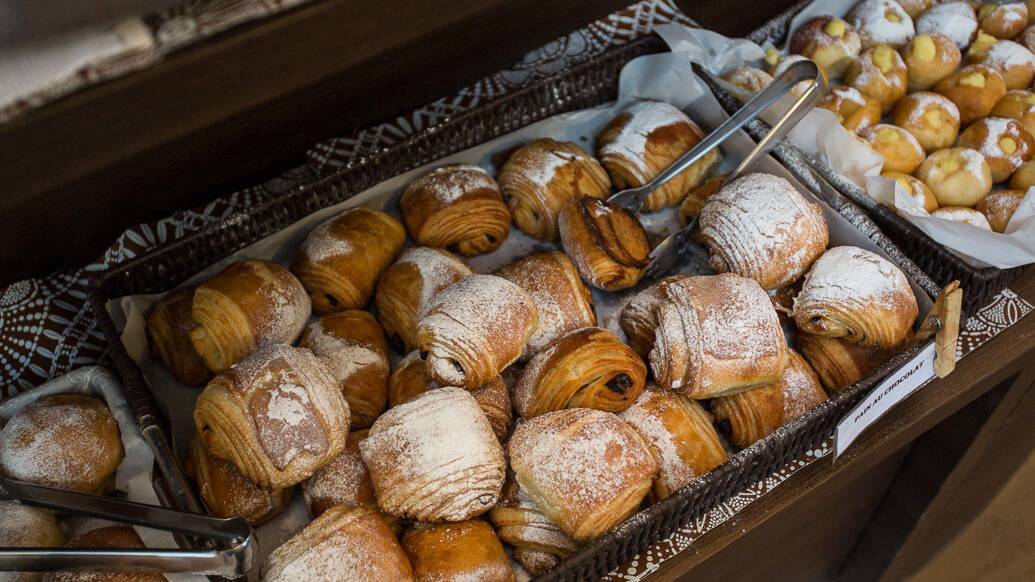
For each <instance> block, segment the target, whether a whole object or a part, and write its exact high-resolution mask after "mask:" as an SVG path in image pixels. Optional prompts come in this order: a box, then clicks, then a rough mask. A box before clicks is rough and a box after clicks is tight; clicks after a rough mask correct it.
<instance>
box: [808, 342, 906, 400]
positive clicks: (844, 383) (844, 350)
mask: <svg viewBox="0 0 1035 582" xmlns="http://www.w3.org/2000/svg"><path fill="white" fill-rule="evenodd" d="M798 349H799V350H801V355H802V357H804V358H805V360H806V361H808V363H809V365H810V366H811V367H812V369H813V371H815V372H816V375H817V376H818V377H819V380H820V382H822V384H823V387H824V388H826V390H827V391H828V392H830V393H835V392H839V391H841V390H843V389H845V388H847V387H849V386H851V385H852V384H855V383H856V382H858V381H859V380H862V379H863V378H865V377H867V376H869V375H870V374H871V373H873V372H875V371H876V370H877V369H878V368H880V367H881V366H883V365H884V362H886V361H887V360H888V357H889V356H890V355H891V354H890V352H888V350H885V349H883V348H881V347H879V346H866V345H862V344H853V343H850V342H847V341H845V340H843V339H840V338H835V337H826V336H821V335H812V334H808V333H803V334H800V335H799V336H798Z"/></svg>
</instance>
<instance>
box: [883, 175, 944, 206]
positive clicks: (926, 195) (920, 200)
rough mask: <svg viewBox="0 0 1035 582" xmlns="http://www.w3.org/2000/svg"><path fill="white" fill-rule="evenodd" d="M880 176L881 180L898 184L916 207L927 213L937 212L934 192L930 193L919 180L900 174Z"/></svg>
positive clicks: (925, 185) (936, 200)
mask: <svg viewBox="0 0 1035 582" xmlns="http://www.w3.org/2000/svg"><path fill="white" fill-rule="evenodd" d="M880 175H881V177H882V178H889V179H891V180H895V181H896V182H898V183H899V185H900V186H901V187H902V189H903V190H904V191H905V193H906V195H908V196H909V197H910V198H912V199H913V200H914V201H915V202H916V206H917V207H919V208H923V209H924V210H925V211H926V212H929V213H930V212H934V211H935V210H938V199H937V198H935V197H934V192H931V189H930V188H928V187H927V184H924V183H923V182H922V181H921V180H920V179H919V178H916V177H914V176H910V175H909V174H903V173H902V172H881V173H880ZM896 210H898V208H896Z"/></svg>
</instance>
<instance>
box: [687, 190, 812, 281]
mask: <svg viewBox="0 0 1035 582" xmlns="http://www.w3.org/2000/svg"><path fill="white" fill-rule="evenodd" d="M700 229H701V239H702V240H703V242H704V245H705V246H706V247H707V248H708V254H709V260H710V262H711V264H712V267H714V268H715V270H716V271H718V272H720V273H736V274H738V275H741V276H743V277H749V278H751V279H754V280H756V281H758V283H759V284H760V285H762V288H763V289H766V290H768V289H776V288H778V287H783V286H785V285H789V284H791V283H793V282H794V281H796V280H798V279H799V278H800V277H801V276H802V275H804V274H805V272H806V271H808V269H809V267H810V266H811V265H812V263H813V262H814V261H815V260H816V259H817V258H818V257H819V256H820V255H821V254H823V251H824V250H825V249H826V248H827V240H828V238H829V236H828V233H827V223H826V221H825V220H824V219H823V212H822V210H820V208H819V204H816V203H813V202H808V201H807V200H805V197H804V196H802V195H801V194H800V193H799V192H798V190H797V189H795V188H794V186H792V185H791V183H790V182H788V181H787V180H784V179H783V178H780V177H779V176H773V175H771V174H748V175H746V176H743V177H741V178H738V179H736V180H734V181H733V182H732V183H731V184H727V185H726V186H724V187H723V188H722V189H721V190H719V191H718V192H717V193H716V194H715V195H714V196H712V197H710V198H709V199H708V202H706V203H705V205H704V208H703V209H702V210H701V219H700Z"/></svg>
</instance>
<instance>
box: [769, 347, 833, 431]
mask: <svg viewBox="0 0 1035 582" xmlns="http://www.w3.org/2000/svg"><path fill="white" fill-rule="evenodd" d="M780 384H781V385H782V386H783V423H784V424H786V423H788V422H790V421H792V420H794V419H795V418H798V417H799V416H801V415H803V414H805V413H806V412H808V411H810V410H812V409H813V408H815V407H816V406H818V405H819V404H820V403H821V402H823V401H824V400H826V393H825V392H824V391H823V387H822V386H820V384H819V378H817V377H816V373H815V372H813V371H812V368H810V367H809V365H808V363H806V362H805V360H804V359H803V358H802V357H801V356H799V355H798V354H797V353H795V352H791V357H790V359H789V360H788V363H787V368H786V369H784V372H783V376H782V377H781V378H780Z"/></svg>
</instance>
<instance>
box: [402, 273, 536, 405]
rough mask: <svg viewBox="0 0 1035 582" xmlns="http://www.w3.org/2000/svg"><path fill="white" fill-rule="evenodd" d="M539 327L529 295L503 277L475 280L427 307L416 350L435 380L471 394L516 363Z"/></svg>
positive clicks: (452, 289) (450, 290) (455, 286)
mask: <svg viewBox="0 0 1035 582" xmlns="http://www.w3.org/2000/svg"><path fill="white" fill-rule="evenodd" d="M538 328H539V314H538V310H537V308H536V306H535V302H534V301H533V300H532V297H531V296H530V295H529V294H528V292H526V291H525V290H524V289H522V288H521V287H519V286H517V285H515V284H514V283H511V282H510V281H508V280H506V279H504V278H502V277H496V276H493V275H471V276H470V277H467V278H466V279H463V280H461V281H458V282H456V283H454V284H452V285H450V286H449V287H446V288H445V289H444V290H442V292H441V293H439V294H438V295H436V296H435V298H434V299H433V300H432V301H431V302H430V303H429V304H428V307H427V309H426V310H425V311H424V313H423V314H422V315H421V318H420V321H419V322H418V323H417V345H418V347H419V349H420V351H421V352H423V353H426V356H424V358H425V360H426V366H427V371H428V375H429V376H431V378H433V379H434V380H435V381H436V382H438V383H439V384H441V385H443V386H461V387H463V388H467V389H469V390H470V389H474V388H477V387H479V386H481V385H483V384H485V383H486V382H488V381H489V380H492V379H493V378H495V377H496V376H499V374H500V372H502V371H503V369H504V368H506V367H507V366H509V365H510V364H512V363H513V362H514V361H515V360H517V359H518V357H519V356H521V353H522V351H523V350H524V349H525V344H526V342H527V341H528V338H529V337H530V336H531V335H532V333H534V332H535V330H537V329H538Z"/></svg>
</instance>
